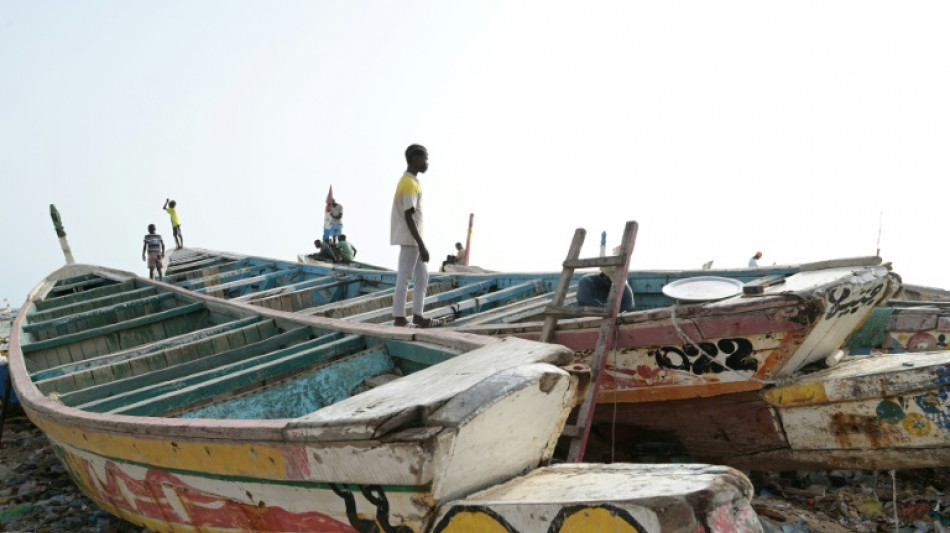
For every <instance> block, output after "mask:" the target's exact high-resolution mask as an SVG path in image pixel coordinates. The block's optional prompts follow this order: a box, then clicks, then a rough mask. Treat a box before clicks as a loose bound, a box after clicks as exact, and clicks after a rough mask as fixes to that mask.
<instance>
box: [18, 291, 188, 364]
mask: <svg viewBox="0 0 950 533" xmlns="http://www.w3.org/2000/svg"><path fill="white" fill-rule="evenodd" d="M202 310H204V304H203V303H192V304H186V305H182V306H179V307H176V308H173V309H169V310H167V311H162V312H160V313H154V314H151V315H148V316H144V317H139V318H135V319H132V320H127V321H125V322H120V323H117V324H110V325H108V326H102V327H98V328H93V329H89V330H86V331H82V332H80V333H74V334H71V335H65V336H62V337H56V338H52V339H48V340H44V341H39V342H33V343H30V344H27V345H25V346H23V352H24V353H26V354H32V353H35V352H38V351H40V350H45V349H47V348H52V347H56V346H62V345H66V344H70V343H74V342H78V341H81V340H85V339H91V338H94V337H98V336H101V335H107V334H109V333H118V332H122V331H125V330H127V329H129V328H133V327H137V326H146V325H150V324H154V323H156V322H160V321H162V320H167V319H169V318H174V317H179V316H183V315H187V314H190V313H195V312H199V311H202Z"/></svg>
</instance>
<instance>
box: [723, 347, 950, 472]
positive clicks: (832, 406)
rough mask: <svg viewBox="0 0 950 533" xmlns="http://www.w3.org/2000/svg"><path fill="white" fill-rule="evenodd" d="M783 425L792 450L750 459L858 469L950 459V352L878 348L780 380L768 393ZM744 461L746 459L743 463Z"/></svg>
mask: <svg viewBox="0 0 950 533" xmlns="http://www.w3.org/2000/svg"><path fill="white" fill-rule="evenodd" d="M763 396H764V398H765V400H766V401H767V402H769V404H770V405H771V406H772V407H774V408H775V410H776V412H777V415H778V418H779V420H780V421H781V424H782V427H783V428H784V432H785V437H786V439H787V440H788V443H789V446H788V449H787V450H778V451H762V452H759V453H758V454H756V456H755V457H749V458H747V461H748V463H749V464H757V463H760V462H762V461H765V460H769V461H773V462H774V463H775V465H776V468H783V467H786V466H788V465H809V464H814V465H828V464H829V463H833V464H836V465H842V466H843V467H844V468H852V469H868V470H870V469H877V468H879V465H880V464H882V463H884V464H891V465H894V466H895V468H900V467H903V468H913V467H925V466H926V467H945V466H947V465H948V464H950V446H948V443H950V402H948V396H950V352H948V351H946V350H941V351H936V352H922V353H905V354H896V355H887V354H879V355H873V356H864V357H855V358H852V359H848V360H845V361H843V362H841V363H840V364H839V365H837V366H835V367H832V368H828V369H825V370H822V371H820V372H815V373H813V374H808V375H805V376H801V377H799V378H798V379H796V380H794V381H789V382H787V383H783V384H780V385H779V386H777V387H775V388H771V389H769V390H767V391H765V392H764V394H763ZM740 463H741V461H740Z"/></svg>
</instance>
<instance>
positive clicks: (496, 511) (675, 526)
mask: <svg viewBox="0 0 950 533" xmlns="http://www.w3.org/2000/svg"><path fill="white" fill-rule="evenodd" d="M752 496H753V489H752V484H751V483H750V482H749V480H748V479H747V478H746V477H745V476H744V475H742V473H740V472H739V471H737V470H734V469H731V468H728V467H721V466H710V465H703V464H682V465H626V464H611V465H575V464H562V465H557V466H553V467H548V468H540V469H538V470H535V471H532V472H530V473H528V474H526V475H524V476H522V477H520V478H516V479H514V480H511V481H509V482H507V483H503V484H500V485H496V486H494V487H491V488H488V489H485V490H483V491H481V492H477V493H475V494H472V495H470V496H468V497H466V498H465V499H463V500H460V501H454V502H451V503H450V504H448V505H446V506H444V508H443V509H442V510H441V511H440V513H439V518H438V519H437V520H436V526H435V530H434V531H435V532H436V533H443V532H445V533H448V532H455V531H464V530H465V529H464V528H463V527H460V525H461V522H460V523H456V524H452V523H451V517H452V515H453V513H458V512H459V511H460V510H461V509H466V510H467V512H470V513H472V514H473V515H478V513H479V512H481V511H483V510H487V511H488V513H484V514H483V515H481V516H473V517H471V521H470V522H468V523H467V524H466V525H468V526H474V525H484V524H486V523H491V521H492V520H494V519H497V518H499V517H500V518H501V519H503V520H504V521H505V522H507V524H508V525H509V526H510V531H513V532H522V533H528V532H537V531H541V532H544V531H553V532H560V531H582V530H583V531H637V530H639V531H640V533H695V532H696V531H709V532H722V533H725V532H727V531H729V532H750V533H753V532H760V531H761V526H760V525H759V522H758V519H757V518H756V516H755V512H754V511H753V510H752V507H751V498H752ZM575 506H577V508H578V509H577V511H574V512H575V513H577V512H579V513H580V515H578V517H577V518H576V519H578V520H579V521H580V522H581V523H580V524H578V523H575V524H573V525H574V527H575V528H574V529H570V530H568V529H567V528H566V526H565V524H566V522H565V523H562V524H560V527H561V528H563V529H559V528H558V525H559V524H558V523H557V522H556V519H557V518H558V517H559V516H560V517H562V518H563V517H564V514H565V510H566V511H567V512H568V513H570V512H571V511H572V510H573V509H574V508H575ZM604 506H608V507H610V508H612V509H613V510H614V513H612V514H608V513H604V515H603V516H597V515H596V514H594V513H591V510H592V509H596V508H599V507H604ZM617 510H621V511H625V512H626V513H628V514H629V517H631V518H632V519H633V520H635V521H636V523H637V525H639V526H642V529H640V528H636V526H633V527H631V526H632V524H631V522H629V521H627V522H622V520H623V519H624V517H622V516H621V514H622V513H618V512H616V511H617ZM585 513H586V514H587V515H588V516H586V517H584V516H581V515H583V514H585ZM491 515H494V517H493V516H491ZM496 523H497V522H496ZM579 525H581V526H583V527H585V529H577V527H578V526H579ZM484 530H485V531H500V530H502V529H501V528H493V529H487V528H486V529H484Z"/></svg>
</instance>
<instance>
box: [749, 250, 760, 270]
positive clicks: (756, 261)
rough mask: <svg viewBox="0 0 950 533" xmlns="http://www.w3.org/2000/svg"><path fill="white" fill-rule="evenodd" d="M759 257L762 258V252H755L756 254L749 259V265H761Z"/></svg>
mask: <svg viewBox="0 0 950 533" xmlns="http://www.w3.org/2000/svg"><path fill="white" fill-rule="evenodd" d="M759 259H762V252H755V255H753V256H752V258H750V259H749V266H750V267H757V266H759Z"/></svg>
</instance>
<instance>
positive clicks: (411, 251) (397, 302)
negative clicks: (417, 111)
mask: <svg viewBox="0 0 950 533" xmlns="http://www.w3.org/2000/svg"><path fill="white" fill-rule="evenodd" d="M406 164H407V167H406V172H405V173H404V174H403V175H402V178H400V180H399V184H398V185H396V195H395V196H394V197H393V208H392V215H391V219H390V227H389V228H390V229H389V241H390V244H392V245H393V246H399V263H398V268H397V270H396V292H395V294H394V295H393V325H394V326H407V325H409V322H408V320H406V297H407V294H408V292H409V281H410V280H412V279H414V281H415V284H414V285H413V287H414V289H413V291H412V323H413V325H415V326H417V327H423V328H427V327H429V326H432V325H434V324H433V323H432V321H431V320H430V319H428V318H425V317H423V316H422V310H423V304H424V303H425V298H426V286H427V285H428V284H429V272H428V270H427V269H428V264H427V263H428V262H429V250H428V249H427V248H426V245H425V243H424V242H422V187H421V186H420V185H419V177H418V176H419V174H422V173H424V172H425V171H426V170H428V169H429V152H428V151H427V150H426V149H425V147H424V146H422V145H419V144H413V145H410V146H409V147H408V148H406Z"/></svg>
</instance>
